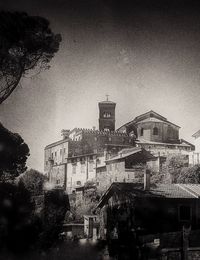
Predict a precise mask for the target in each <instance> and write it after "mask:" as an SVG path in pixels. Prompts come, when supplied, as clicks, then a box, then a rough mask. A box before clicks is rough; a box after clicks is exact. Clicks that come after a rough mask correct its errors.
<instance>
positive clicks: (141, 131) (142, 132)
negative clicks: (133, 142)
mask: <svg viewBox="0 0 200 260" xmlns="http://www.w3.org/2000/svg"><path fill="white" fill-rule="evenodd" d="M143 134H144V129H143V128H141V129H140V135H141V136H143Z"/></svg>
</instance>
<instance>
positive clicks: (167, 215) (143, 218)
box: [96, 172, 200, 241]
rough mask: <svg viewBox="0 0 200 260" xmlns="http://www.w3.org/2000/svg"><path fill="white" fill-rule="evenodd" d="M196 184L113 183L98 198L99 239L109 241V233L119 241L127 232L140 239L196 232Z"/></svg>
mask: <svg viewBox="0 0 200 260" xmlns="http://www.w3.org/2000/svg"><path fill="white" fill-rule="evenodd" d="M199 198H200V185H199V184H194V185H193V184H170V185H169V184H168V185H166V184H159V185H154V184H152V185H151V184H150V174H149V172H146V173H145V178H144V183H118V182H116V183H113V184H112V185H111V186H110V187H109V189H108V190H107V191H106V192H105V193H104V195H103V196H102V197H101V199H100V201H99V203H98V205H97V207H96V212H98V213H99V215H100V237H101V238H102V239H109V238H110V237H111V236H112V233H113V230H115V233H116V230H117V233H118V235H117V237H118V238H119V239H122V240H123V241H125V240H126V238H127V237H129V235H130V233H131V232H136V231H137V232H139V234H140V235H147V234H156V233H165V232H171V231H178V230H181V229H182V228H183V226H185V225H187V226H191V228H192V229H198V228H200V199H199Z"/></svg>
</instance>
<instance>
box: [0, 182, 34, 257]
mask: <svg viewBox="0 0 200 260" xmlns="http://www.w3.org/2000/svg"><path fill="white" fill-rule="evenodd" d="M33 211H34V204H33V203H32V202H31V197H30V193H29V192H28V191H27V190H26V189H25V188H24V186H23V185H22V184H20V185H14V184H11V183H0V247H1V249H2V248H7V249H9V250H10V251H14V252H19V251H22V250H24V249H27V248H28V247H30V245H31V244H32V242H33V241H34V239H35V236H36V230H35V228H34V225H33V222H32V220H33ZM30 234H31V235H30Z"/></svg>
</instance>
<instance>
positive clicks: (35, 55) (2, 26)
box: [0, 12, 61, 104]
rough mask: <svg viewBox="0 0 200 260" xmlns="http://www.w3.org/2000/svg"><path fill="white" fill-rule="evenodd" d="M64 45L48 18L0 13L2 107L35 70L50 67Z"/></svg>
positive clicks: (0, 101) (0, 88)
mask: <svg viewBox="0 0 200 260" xmlns="http://www.w3.org/2000/svg"><path fill="white" fill-rule="evenodd" d="M60 42H61V36H60V35H59V34H54V33H53V32H52V31H51V29H50V27H49V21H48V20H46V19H45V18H42V17H38V16H28V15H27V14H26V13H19V12H15V13H11V12H0V104H1V103H2V102H3V101H4V100H5V99H7V98H8V97H9V96H10V94H11V93H12V92H13V90H14V89H15V88H16V87H17V86H18V84H19V82H20V79H21V77H23V76H24V75H25V74H26V73H28V72H29V71H30V70H31V69H36V68H37V69H38V70H39V71H40V70H41V69H48V68H49V65H48V64H49V62H50V61H51V59H52V58H53V56H54V54H55V53H56V52H57V51H58V49H59V44H60Z"/></svg>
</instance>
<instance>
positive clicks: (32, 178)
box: [18, 169, 46, 196]
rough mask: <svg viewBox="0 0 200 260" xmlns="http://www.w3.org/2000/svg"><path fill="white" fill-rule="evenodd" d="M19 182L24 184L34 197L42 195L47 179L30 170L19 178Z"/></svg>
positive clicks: (39, 173)
mask: <svg viewBox="0 0 200 260" xmlns="http://www.w3.org/2000/svg"><path fill="white" fill-rule="evenodd" d="M18 181H19V182H22V183H23V185H24V186H25V188H26V189H27V190H28V191H29V192H30V193H31V195H33V196H37V195H42V194H43V189H44V183H45V181H46V177H45V175H44V174H42V173H41V172H39V171H37V170H34V169H30V170H28V171H26V172H25V173H23V174H21V175H20V176H19V177H18Z"/></svg>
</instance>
